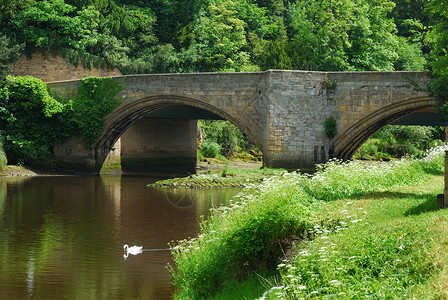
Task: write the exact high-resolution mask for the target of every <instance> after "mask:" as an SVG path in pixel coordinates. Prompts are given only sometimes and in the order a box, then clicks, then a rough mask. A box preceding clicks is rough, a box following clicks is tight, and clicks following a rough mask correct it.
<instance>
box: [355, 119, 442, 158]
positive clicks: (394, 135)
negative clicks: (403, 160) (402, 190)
mask: <svg viewBox="0 0 448 300" xmlns="http://www.w3.org/2000/svg"><path fill="white" fill-rule="evenodd" d="M437 135H438V132H437V129H436V128H433V127H425V126H386V127H385V128H383V129H381V130H380V131H378V132H377V133H375V134H374V135H373V136H372V137H371V138H370V139H369V140H367V141H366V142H365V143H364V144H363V145H362V146H361V147H360V148H359V149H358V151H357V152H356V153H355V155H354V156H353V157H354V158H356V159H366V160H389V159H390V158H392V157H394V158H400V157H402V156H412V157H420V156H422V155H423V154H424V153H425V152H426V151H427V150H428V149H430V148H432V147H434V146H436V144H437V143H442V142H441V141H437V140H436V139H437Z"/></svg>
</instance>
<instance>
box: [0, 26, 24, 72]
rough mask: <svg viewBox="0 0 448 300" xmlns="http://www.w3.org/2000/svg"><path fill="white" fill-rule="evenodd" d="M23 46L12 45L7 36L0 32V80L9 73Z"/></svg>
mask: <svg viewBox="0 0 448 300" xmlns="http://www.w3.org/2000/svg"><path fill="white" fill-rule="evenodd" d="M23 48H24V45H22V44H20V45H18V44H16V45H13V44H12V43H11V41H10V39H9V38H8V37H7V36H5V35H2V34H0V81H3V80H5V78H6V75H9V74H11V72H12V65H13V63H15V62H16V60H17V59H18V58H19V56H20V54H21V53H22V51H23Z"/></svg>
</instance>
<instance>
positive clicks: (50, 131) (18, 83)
mask: <svg viewBox="0 0 448 300" xmlns="http://www.w3.org/2000/svg"><path fill="white" fill-rule="evenodd" d="M2 85H3V86H2V90H3V92H2V93H1V95H0V101H1V102H0V124H1V125H0V130H1V132H2V133H3V137H4V139H5V140H4V143H5V144H4V149H5V151H6V153H7V155H8V160H10V162H11V163H17V162H28V161H30V160H34V159H41V158H48V157H50V156H51V150H52V146H53V144H54V143H56V142H59V141H61V140H62V139H64V138H66V137H67V134H66V133H65V127H64V125H63V124H62V122H61V120H60V116H61V114H62V111H63V105H62V104H61V103H59V102H58V101H56V100H55V99H53V98H52V97H51V96H50V95H49V93H48V91H47V89H46V86H45V84H44V83H43V82H42V80H40V79H36V78H33V77H29V76H25V77H10V76H8V77H7V81H6V82H3V83H2Z"/></svg>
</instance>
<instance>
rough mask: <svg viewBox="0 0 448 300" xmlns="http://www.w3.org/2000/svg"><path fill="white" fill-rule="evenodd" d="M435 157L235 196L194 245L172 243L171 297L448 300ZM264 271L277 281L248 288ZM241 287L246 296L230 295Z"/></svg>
mask: <svg viewBox="0 0 448 300" xmlns="http://www.w3.org/2000/svg"><path fill="white" fill-rule="evenodd" d="M439 150H440V149H439ZM443 154H444V151H443V149H442V151H438V152H437V153H431V154H430V155H428V156H427V158H425V159H423V160H413V159H405V160H401V161H399V162H396V163H394V164H381V165H378V166H375V165H372V166H369V167H368V168H366V167H365V165H364V164H361V163H356V162H349V163H341V162H338V161H331V162H329V163H327V164H325V165H324V166H322V168H319V170H318V171H317V172H316V173H315V174H313V175H302V174H297V173H283V174H281V175H279V176H274V177H271V178H270V179H269V180H266V181H264V182H263V183H262V184H261V185H260V186H257V187H256V188H253V189H249V190H247V191H246V192H245V193H240V194H239V195H238V196H237V197H236V198H235V199H234V201H232V202H231V204H230V205H229V206H228V207H221V208H219V209H217V210H215V211H213V213H212V216H211V217H210V218H209V219H208V220H207V221H206V222H204V223H203V224H201V232H200V234H199V236H198V237H196V238H193V239H191V240H186V241H179V242H178V243H175V244H173V245H172V253H173V257H174V261H175V263H176V269H174V268H173V269H172V270H171V272H172V276H173V278H174V283H175V285H176V286H177V287H178V289H179V290H178V291H179V293H178V294H176V297H178V299H186V298H192V299H193V298H207V299H213V297H214V296H215V295H219V294H220V293H222V292H223V291H224V293H225V291H227V293H228V294H227V297H226V296H223V297H221V298H219V297H217V299H229V298H232V297H233V298H239V299H242V298H252V299H253V298H257V297H261V296H262V295H263V297H261V298H260V299H297V298H313V297H314V298H326V297H345V296H348V297H349V298H365V297H369V295H385V296H384V297H385V298H388V297H392V298H393V297H398V298H409V296H410V298H415V299H417V298H418V299H422V298H425V297H420V296H421V295H424V296H426V295H431V296H432V295H436V296H440V295H443V296H447V295H446V294H443V293H444V292H443V286H444V285H445V284H446V281H445V282H443V283H439V282H436V278H437V277H440V276H441V274H443V272H444V271H445V265H446V262H447V261H448V259H447V257H446V255H445V254H444V253H448V246H442V245H439V244H438V242H437V241H439V240H441V241H446V240H447V241H448V238H447V235H446V232H445V231H446V229H444V228H445V227H446V226H442V225H441V224H446V223H448V214H447V212H446V210H437V201H436V195H437V194H438V193H440V192H441V191H443V176H442V175H443V165H444V164H443V162H444V158H443ZM428 183H429V184H428ZM425 188H427V189H428V190H426V191H425V190H424V189H425ZM367 199H372V201H368V200H367ZM429 228H431V229H429ZM428 230H429V231H431V232H430V233H429V232H428ZM447 244H448V243H447ZM263 272H265V273H264V274H266V272H267V273H269V272H271V273H275V274H276V275H275V277H269V275H268V277H264V279H263V278H258V280H257V276H254V274H255V275H256V274H262V273H263ZM246 278H249V280H250V281H251V282H252V283H253V284H252V287H248V286H247V281H246ZM254 278H255V280H254ZM257 282H258V283H257ZM435 282H436V283H437V285H434V283H435ZM242 285H244V287H243V288H242V289H244V290H245V291H246V292H247V293H246V292H245V293H246V294H245V295H242V294H238V296H236V295H237V292H239V291H240V287H241V286H242ZM260 288H261V289H263V288H264V291H265V292H264V293H260ZM266 289H267V290H266ZM426 291H427V292H426ZM430 298H431V297H430ZM439 298H440V297H439ZM442 298H443V297H442ZM425 299H426V298H425Z"/></svg>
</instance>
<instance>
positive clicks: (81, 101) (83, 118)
mask: <svg viewBox="0 0 448 300" xmlns="http://www.w3.org/2000/svg"><path fill="white" fill-rule="evenodd" d="M121 90H122V86H121V84H120V83H119V82H118V81H117V80H115V79H113V78H99V77H88V78H85V79H83V80H82V84H81V86H80V87H79V90H78V96H77V97H76V98H75V99H74V100H71V101H69V103H68V104H67V106H69V107H70V110H72V118H71V119H70V121H69V122H70V123H71V124H73V126H74V128H73V131H74V132H78V133H80V134H81V136H82V138H83V140H84V141H85V142H86V144H87V146H88V147H94V146H95V144H96V143H97V142H98V139H99V138H100V136H101V133H102V129H103V125H104V116H106V115H108V114H110V113H111V112H112V111H113V110H114V109H115V108H116V107H117V106H118V105H120V104H121V103H122V102H123V99H118V98H115V96H116V95H117V94H118V93H119V92H120V91H121Z"/></svg>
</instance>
